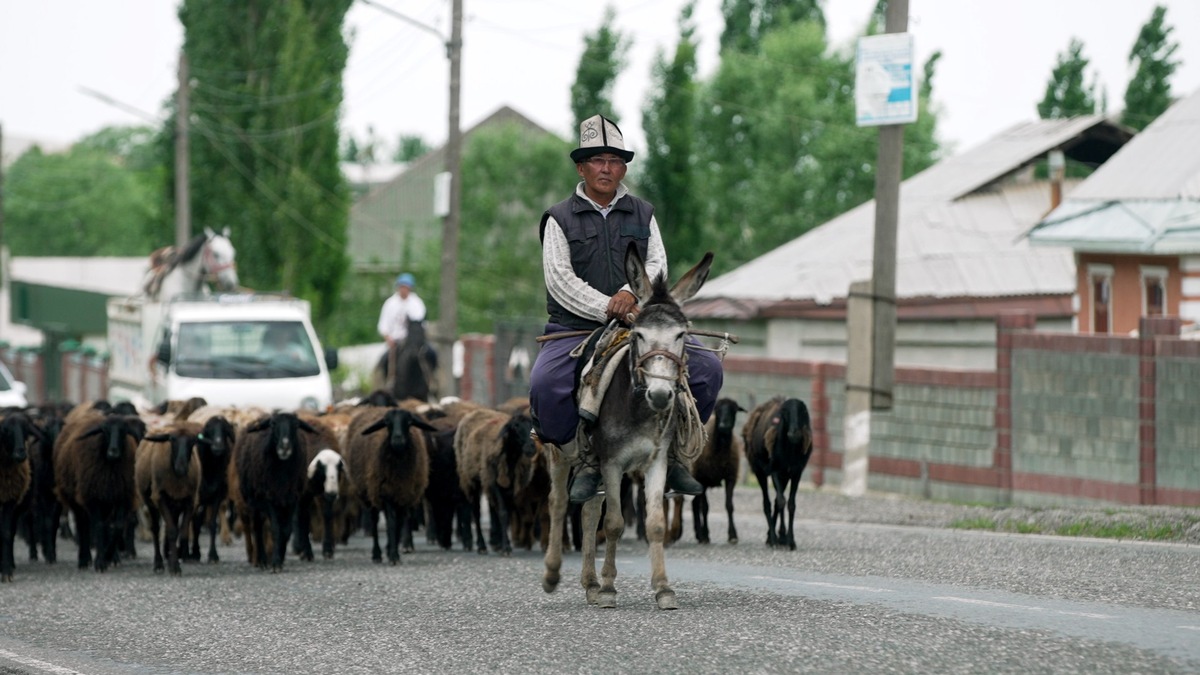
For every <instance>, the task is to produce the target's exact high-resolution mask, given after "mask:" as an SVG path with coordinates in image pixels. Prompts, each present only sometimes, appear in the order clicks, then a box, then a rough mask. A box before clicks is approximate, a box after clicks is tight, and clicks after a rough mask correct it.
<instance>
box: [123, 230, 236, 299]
mask: <svg viewBox="0 0 1200 675" xmlns="http://www.w3.org/2000/svg"><path fill="white" fill-rule="evenodd" d="M235 256H236V252H235V251H234V248H233V243H232V242H231V241H230V240H229V228H228V227H226V228H225V229H224V231H222V232H221V233H220V234H217V233H216V232H214V231H213V230H212V229H211V228H208V227H206V228H204V233H203V234H198V235H196V236H195V237H193V238H192V240H191V241H190V242H188V244H187V246H185V247H184V248H183V250H176V249H175V247H173V246H167V247H164V248H160V249H158V250H157V251H155V252H154V253H152V254H150V269H149V271H147V273H146V279H145V281H144V282H143V284H142V289H143V290H144V291H145V293H146V296H147V297H149V298H150V299H152V300H170V299H171V298H173V297H175V296H177V295H180V294H184V293H186V294H204V293H207V292H208V286H207V285H206V284H205V282H212V283H215V284H216V286H217V290H220V291H224V292H232V291H236V290H237V289H238V276H237V264H236V262H235Z"/></svg>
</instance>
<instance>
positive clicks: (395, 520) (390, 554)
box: [383, 499, 400, 565]
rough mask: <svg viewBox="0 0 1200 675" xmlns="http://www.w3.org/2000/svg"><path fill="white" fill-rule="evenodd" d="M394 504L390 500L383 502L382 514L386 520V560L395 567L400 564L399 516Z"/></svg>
mask: <svg viewBox="0 0 1200 675" xmlns="http://www.w3.org/2000/svg"><path fill="white" fill-rule="evenodd" d="M398 511H399V509H398V508H396V503H395V502H393V501H392V500H390V499H385V500H384V502H383V514H384V518H385V519H386V520H387V558H388V562H389V563H391V564H393V565H396V564H399V562H400V537H399V534H400V522H399V521H400V514H399V513H398Z"/></svg>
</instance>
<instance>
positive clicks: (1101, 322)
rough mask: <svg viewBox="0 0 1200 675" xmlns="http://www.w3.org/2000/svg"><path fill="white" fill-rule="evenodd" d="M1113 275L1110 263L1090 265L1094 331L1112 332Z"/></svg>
mask: <svg viewBox="0 0 1200 675" xmlns="http://www.w3.org/2000/svg"><path fill="white" fill-rule="evenodd" d="M1112 277H1113V268H1112V267H1111V266H1109V265H1089V266H1088V280H1089V284H1088V285H1089V287H1090V296H1091V297H1090V298H1089V301H1090V304H1091V310H1092V311H1091V314H1092V332H1093V333H1111V332H1112Z"/></svg>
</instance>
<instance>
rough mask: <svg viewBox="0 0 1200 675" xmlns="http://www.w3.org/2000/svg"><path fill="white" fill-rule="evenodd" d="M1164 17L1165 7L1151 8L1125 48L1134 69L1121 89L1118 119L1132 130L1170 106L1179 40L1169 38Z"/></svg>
mask: <svg viewBox="0 0 1200 675" xmlns="http://www.w3.org/2000/svg"><path fill="white" fill-rule="evenodd" d="M1166 16H1167V8H1166V7H1164V6H1163V5H1159V6H1157V7H1155V8H1154V12H1153V13H1152V14H1151V15H1150V20H1149V21H1147V22H1146V24H1145V25H1144V26H1142V29H1141V31H1139V32H1138V37H1137V40H1136V41H1135V42H1134V44H1133V48H1132V49H1130V50H1129V64H1130V65H1132V66H1134V68H1135V70H1134V73H1133V78H1132V79H1130V80H1129V86H1128V87H1126V89H1125V110H1124V111H1123V112H1122V113H1121V122H1123V123H1124V124H1126V125H1128V126H1131V127H1133V128H1134V129H1138V130H1141V129H1145V128H1146V127H1147V126H1148V125H1149V124H1150V123H1151V122H1153V121H1154V119H1155V118H1156V117H1158V116H1159V115H1161V114H1162V113H1163V111H1165V110H1166V109H1167V108H1169V107H1170V106H1171V76H1172V75H1173V74H1174V73H1175V69H1176V68H1178V67H1179V63H1180V62H1179V60H1178V59H1175V58H1173V57H1174V56H1175V52H1176V51H1178V50H1179V43H1178V42H1176V41H1174V40H1172V39H1171V33H1172V32H1173V31H1174V30H1175V28H1174V27H1173V26H1168V25H1167V23H1166Z"/></svg>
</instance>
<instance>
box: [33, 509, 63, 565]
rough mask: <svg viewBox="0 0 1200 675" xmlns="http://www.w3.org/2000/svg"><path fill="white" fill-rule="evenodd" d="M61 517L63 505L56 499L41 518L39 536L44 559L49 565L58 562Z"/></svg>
mask: <svg viewBox="0 0 1200 675" xmlns="http://www.w3.org/2000/svg"><path fill="white" fill-rule="evenodd" d="M45 511H48V513H47V512H45ZM61 516H62V504H61V503H59V501H58V500H57V499H55V500H54V502H53V503H52V504H51V505H50V507H49V508H48V509H45V510H44V511H43V512H42V513H41V515H40V517H39V522H38V536H39V537H41V540H42V557H44V558H45V559H46V562H48V563H54V562H58V519H59V518H60V517H61Z"/></svg>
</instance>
